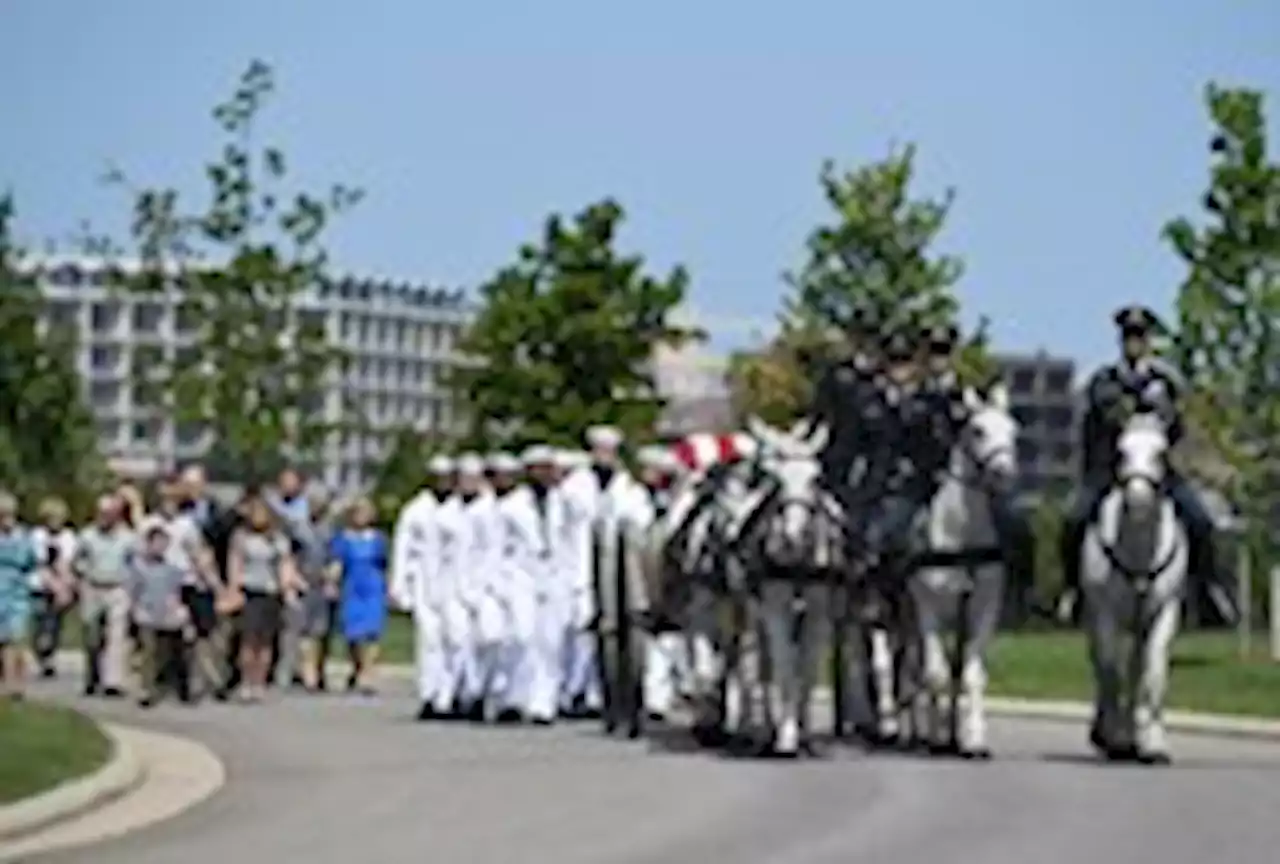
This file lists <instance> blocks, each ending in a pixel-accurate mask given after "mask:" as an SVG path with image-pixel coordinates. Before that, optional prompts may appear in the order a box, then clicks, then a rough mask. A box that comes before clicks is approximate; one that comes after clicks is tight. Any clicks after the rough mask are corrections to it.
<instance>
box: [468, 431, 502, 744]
mask: <svg viewBox="0 0 1280 864" xmlns="http://www.w3.org/2000/svg"><path fill="white" fill-rule="evenodd" d="M457 478H458V479H457V496H458V508H459V523H460V527H459V536H460V537H461V538H462V542H463V543H464V544H465V548H464V549H463V550H462V552H461V554H460V561H461V563H460V564H459V571H458V585H457V591H458V597H459V602H460V603H461V604H462V607H463V610H464V611H465V613H466V618H465V622H463V623H464V624H465V629H463V630H461V631H460V632H459V634H458V636H457V641H458V644H459V648H458V680H457V689H458V702H459V709H460V714H461V715H462V716H463V717H465V718H466V719H469V720H472V721H477V722H478V721H482V720H484V719H485V697H486V695H487V691H488V684H489V681H490V679H491V677H492V673H493V671H494V662H493V659H494V655H495V652H496V650H497V646H498V637H499V635H500V634H499V632H498V628H497V626H496V625H497V622H498V619H499V615H498V611H497V610H496V608H495V605H496V604H495V598H494V596H493V595H492V593H491V592H490V591H489V590H488V589H489V585H488V580H489V579H490V578H491V573H492V568H493V565H494V561H495V553H494V550H493V538H492V535H493V533H494V532H493V526H492V522H493V514H492V508H493V495H492V492H490V490H489V489H488V487H487V486H486V484H485V464H484V460H483V459H481V458H480V457H479V456H478V455H477V454H475V453H464V454H463V455H461V456H459V457H458V462H457Z"/></svg>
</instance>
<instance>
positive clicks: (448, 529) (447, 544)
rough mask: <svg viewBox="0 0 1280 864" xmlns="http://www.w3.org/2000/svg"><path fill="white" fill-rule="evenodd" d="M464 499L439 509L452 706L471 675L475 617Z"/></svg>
mask: <svg viewBox="0 0 1280 864" xmlns="http://www.w3.org/2000/svg"><path fill="white" fill-rule="evenodd" d="M462 508H463V503H462V496H461V495H458V494H457V493H453V494H450V495H449V496H448V497H446V498H445V499H444V500H443V501H442V502H440V506H439V508H438V509H437V510H436V535H437V537H438V548H439V561H440V564H439V568H440V570H439V579H440V584H441V588H442V597H441V601H442V609H441V614H442V615H443V616H444V662H445V669H446V674H447V675H448V678H449V701H450V704H451V705H452V704H453V703H454V702H455V700H457V699H458V698H459V697H460V696H461V695H462V691H463V686H464V682H465V681H466V680H467V679H468V678H469V677H470V676H471V674H472V673H471V654H470V650H469V649H470V647H471V615H470V613H469V611H468V610H467V606H466V602H465V597H464V592H463V586H464V584H465V576H466V572H467V553H468V552H469V551H470V550H469V544H470V538H469V537H468V536H467V528H468V527H469V525H468V522H467V519H466V518H465V517H464V514H463V509H462Z"/></svg>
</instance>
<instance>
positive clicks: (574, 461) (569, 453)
mask: <svg viewBox="0 0 1280 864" xmlns="http://www.w3.org/2000/svg"><path fill="white" fill-rule="evenodd" d="M578 461H579V460H578V454H577V451H574V450H557V451H556V467H557V468H559V469H560V470H562V471H572V470H573V469H574V468H577V467H578Z"/></svg>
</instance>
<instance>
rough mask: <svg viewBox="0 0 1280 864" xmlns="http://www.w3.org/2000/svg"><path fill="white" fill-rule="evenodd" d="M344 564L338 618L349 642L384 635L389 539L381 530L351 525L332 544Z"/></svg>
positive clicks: (333, 552) (337, 559) (339, 559)
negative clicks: (359, 528) (355, 527)
mask: <svg viewBox="0 0 1280 864" xmlns="http://www.w3.org/2000/svg"><path fill="white" fill-rule="evenodd" d="M330 550H331V552H332V554H333V560H334V561H336V562H338V563H339V564H341V565H342V592H341V594H340V595H339V600H338V618H339V620H340V621H341V622H342V637H343V638H344V639H346V640H347V641H348V642H373V641H376V640H378V639H380V638H382V631H383V628H384V627H385V626H386V623H387V577H386V573H387V541H386V538H385V537H384V536H383V535H382V532H381V531H377V530H375V529H372V528H370V529H367V530H364V531H357V530H354V529H351V528H347V529H344V530H342V531H340V532H338V533H337V534H336V535H335V536H334V538H333V542H332V543H331V545H330Z"/></svg>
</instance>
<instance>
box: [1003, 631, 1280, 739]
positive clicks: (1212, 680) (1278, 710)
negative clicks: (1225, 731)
mask: <svg viewBox="0 0 1280 864" xmlns="http://www.w3.org/2000/svg"><path fill="white" fill-rule="evenodd" d="M1259 641H1262V640H1260V639H1255V643H1256V642H1259ZM990 661H991V662H990V673H991V693H992V695H1000V696H1016V697H1021V698H1024V699H1071V700H1087V699H1090V698H1091V694H1092V683H1091V677H1092V676H1091V674H1090V671H1089V659H1088V655H1087V653H1086V649H1085V641H1084V637H1083V636H1082V635H1081V634H1079V633H1061V632H1054V633H1024V634H1006V635H1004V636H1002V637H1000V638H999V639H998V640H997V641H996V644H995V646H994V648H993V650H992V652H991V658H990ZM1169 704H1170V707H1172V708H1181V709H1184V710H1189V711H1204V712H1208V713H1212V714H1245V715H1251V716H1256V717H1277V718H1280V663H1276V662H1273V661H1271V660H1270V659H1269V658H1267V657H1266V656H1265V655H1263V654H1261V653H1258V654H1256V655H1255V656H1253V657H1251V658H1249V659H1242V658H1241V657H1240V656H1239V654H1238V649H1237V643H1236V637H1235V634H1233V633H1226V632H1192V633H1184V634H1182V635H1181V636H1179V637H1178V639H1177V641H1175V643H1174V651H1173V661H1172V668H1171V671H1170V682H1169Z"/></svg>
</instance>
